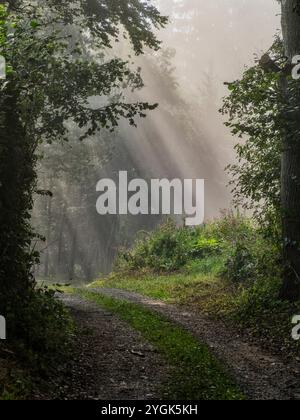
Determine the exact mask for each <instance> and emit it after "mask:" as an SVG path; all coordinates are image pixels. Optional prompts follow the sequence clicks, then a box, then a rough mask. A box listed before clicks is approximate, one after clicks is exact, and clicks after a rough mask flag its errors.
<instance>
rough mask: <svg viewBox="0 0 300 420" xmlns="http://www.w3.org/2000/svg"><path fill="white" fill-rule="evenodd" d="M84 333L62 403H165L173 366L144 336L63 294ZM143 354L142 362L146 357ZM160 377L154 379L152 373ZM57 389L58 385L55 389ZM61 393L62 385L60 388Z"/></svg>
mask: <svg viewBox="0 0 300 420" xmlns="http://www.w3.org/2000/svg"><path fill="white" fill-rule="evenodd" d="M61 300H62V301H63V303H64V304H65V306H66V307H67V308H68V309H69V310H70V312H71V315H72V316H73V318H74V320H75V322H76V325H77V327H78V331H79V333H78V334H77V338H76V343H75V344H76V347H75V348H76V350H75V354H74V358H73V359H74V360H72V363H71V364H70V367H69V371H68V375H67V377H65V375H64V376H63V378H62V380H63V383H60V384H59V386H58V388H59V389H60V390H61V391H60V395H56V398H59V399H68V400H74V399H75V400H77V399H84V400H86V399H88V400H131V399H132V400H152V399H161V398H162V396H161V395H160V391H159V390H160V389H162V387H163V385H164V384H165V383H166V382H167V380H168V377H169V367H168V366H166V362H165V361H164V360H163V359H162V358H161V356H160V355H159V354H158V353H157V352H156V350H155V349H154V348H153V347H152V346H151V345H150V344H148V343H147V342H145V340H144V339H143V338H142V336H141V335H140V334H139V333H138V332H137V331H135V330H133V329H132V328H130V327H129V326H128V324H126V323H125V322H122V321H120V320H119V319H118V318H117V317H116V316H115V315H113V314H111V313H109V312H108V311H106V310H104V309H101V308H99V306H97V305H96V304H93V303H90V302H88V301H85V300H83V299H81V298H79V297H77V296H74V295H69V294H64V295H62V296H61ZM141 355H142V357H141ZM153 372H155V375H154V374H153ZM55 385H57V384H55ZM56 388H57V386H56Z"/></svg>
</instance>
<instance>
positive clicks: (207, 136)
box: [33, 0, 280, 282]
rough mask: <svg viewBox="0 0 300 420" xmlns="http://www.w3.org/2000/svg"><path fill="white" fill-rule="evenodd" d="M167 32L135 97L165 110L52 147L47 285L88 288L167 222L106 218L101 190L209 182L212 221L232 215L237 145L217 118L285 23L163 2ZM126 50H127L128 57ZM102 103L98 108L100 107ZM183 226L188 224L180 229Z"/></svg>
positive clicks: (42, 204)
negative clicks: (143, 233)
mask: <svg viewBox="0 0 300 420" xmlns="http://www.w3.org/2000/svg"><path fill="white" fill-rule="evenodd" d="M156 4H157V5H158V7H159V9H160V10H161V12H162V13H163V14H166V15H169V16H170V23H169V25H168V26H167V27H166V28H165V29H164V30H162V31H160V32H159V34H158V36H159V38H160V39H161V40H162V41H163V43H162V49H161V51H159V52H155V53H153V52H151V53H150V52H147V51H146V53H145V54H144V55H143V56H141V57H138V58H132V59H131V60H133V61H134V63H135V66H140V67H141V69H142V77H143V80H144V84H145V86H144V87H143V88H142V89H141V90H140V91H136V92H134V93H128V98H129V99H130V100H141V101H147V102H149V103H158V104H159V106H158V107H157V108H156V109H155V110H154V111H150V112H148V113H147V118H145V119H141V120H139V121H137V127H129V126H128V123H127V122H125V121H124V122H122V123H121V125H120V127H119V129H118V130H117V131H116V132H115V133H113V134H111V133H100V134H99V135H98V136H95V137H93V138H91V139H89V140H87V141H86V142H84V143H79V142H78V133H76V131H74V132H72V130H71V133H70V142H69V144H64V145H60V144H57V145H51V146H44V147H43V148H42V150H41V153H43V155H44V159H43V160H42V161H41V163H40V168H39V175H40V176H39V178H40V187H41V189H45V190H50V191H51V192H52V194H53V196H52V197H50V196H46V197H39V198H38V199H37V202H36V207H35V211H34V218H33V219H34V223H35V225H36V227H37V230H38V231H39V232H40V233H41V234H42V235H44V236H45V237H46V242H44V243H39V244H38V247H39V248H40V249H42V250H43V254H42V265H41V266H40V268H39V269H38V271H37V275H38V277H40V278H42V279H51V280H53V279H55V280H56V281H65V282H69V281H71V282H75V281H82V280H84V281H90V280H92V279H93V278H94V277H95V276H97V275H98V274H99V273H100V272H104V273H107V272H109V271H110V270H111V267H112V263H113V260H114V258H115V255H116V252H117V250H118V248H119V247H120V246H130V244H131V243H132V241H133V239H134V237H135V235H136V233H137V232H138V231H140V230H149V229H153V228H154V227H155V225H156V224H157V223H159V222H160V221H161V218H160V217H154V216H147V217H146V216H137V217H133V216H124V217H123V216H122V217H121V216H120V217H118V216H99V215H98V214H97V213H96V200H97V197H98V195H97V193H96V184H97V182H98V180H99V179H101V178H103V177H109V178H113V179H117V176H118V172H119V171H121V170H127V171H128V172H129V174H130V175H131V176H132V177H140V178H144V179H146V180H147V179H151V178H169V179H173V178H181V179H185V178H201V179H202V178H203V179H205V188H206V190H205V217H206V220H209V219H211V218H214V217H217V216H218V215H219V214H220V211H221V210H223V209H229V208H231V205H232V204H231V194H230V188H228V187H227V184H228V181H229V177H228V174H227V173H226V172H225V171H224V168H225V167H226V166H227V165H228V164H229V163H230V162H232V161H234V150H233V147H234V143H235V141H236V140H235V139H233V138H232V137H231V135H230V133H229V132H228V130H227V129H226V127H225V126H224V124H223V123H224V121H223V119H222V118H223V117H222V116H221V115H220V113H219V108H220V107H221V104H222V97H223V96H224V95H225V94H226V87H225V86H224V82H226V81H233V80H235V79H236V78H239V77H240V76H241V75H242V73H243V70H244V68H245V66H250V65H252V64H253V63H254V59H255V56H261V55H262V54H263V52H265V51H266V50H267V49H268V48H269V47H270V46H271V44H272V40H273V37H274V36H275V34H276V32H277V31H278V28H279V27H280V22H279V20H280V16H279V6H278V3H277V2H275V1H273V0H210V1H209V2H208V1H204V0H161V1H157V2H156ZM127 48H128V47H127V45H123V46H119V47H118V52H120V50H121V51H122V54H123V55H124V57H126V56H127V55H128V53H129V52H128V49H127ZM96 101H97V98H96ZM178 222H179V223H180V222H181V220H180V218H179V219H178Z"/></svg>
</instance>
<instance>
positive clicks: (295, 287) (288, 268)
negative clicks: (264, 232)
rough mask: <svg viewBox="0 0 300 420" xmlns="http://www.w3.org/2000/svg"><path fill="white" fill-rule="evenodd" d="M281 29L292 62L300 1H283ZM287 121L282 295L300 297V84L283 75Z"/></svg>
mask: <svg viewBox="0 0 300 420" xmlns="http://www.w3.org/2000/svg"><path fill="white" fill-rule="evenodd" d="M281 7H282V30H283V42H284V49H285V54H286V56H287V58H288V60H289V62H290V63H291V62H292V59H293V57H294V56H296V55H299V54H300V1H299V0H282V1H281ZM281 85H282V90H283V95H284V97H285V99H286V103H285V106H284V107H283V115H282V116H283V119H284V121H285V126H284V132H283V145H282V146H283V147H282V176H281V202H282V212H283V237H284V260H285V267H284V282H283V287H282V292H281V294H282V298H284V299H289V300H297V299H299V298H300V87H299V83H298V82H297V83H295V81H292V80H289V79H286V78H284V80H282V83H281Z"/></svg>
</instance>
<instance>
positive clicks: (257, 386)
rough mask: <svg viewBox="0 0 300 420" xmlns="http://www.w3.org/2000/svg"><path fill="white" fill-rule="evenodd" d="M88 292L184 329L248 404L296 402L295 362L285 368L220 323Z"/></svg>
mask: <svg viewBox="0 0 300 420" xmlns="http://www.w3.org/2000/svg"><path fill="white" fill-rule="evenodd" d="M90 291H94V292H97V293H100V294H103V295H106V296H111V297H114V298H117V299H124V300H126V301H129V302H133V303H137V304H141V305H144V306H145V307H148V308H149V309H152V310H155V311H156V312H158V313H160V314H162V315H165V316H166V317H167V318H168V319H170V320H171V321H174V322H176V323H178V324H180V325H181V326H183V327H184V328H186V329H187V330H188V331H190V332H191V333H192V334H193V335H194V336H195V337H196V338H197V339H199V340H200V341H201V342H202V343H206V344H207V345H208V346H209V348H210V349H211V351H212V353H213V354H215V356H216V357H217V358H218V359H219V360H220V361H222V362H223V364H225V365H226V366H227V368H228V370H229V371H230V372H232V374H233V375H234V377H235V378H236V381H237V382H238V384H239V385H240V386H241V388H242V390H243V391H244V393H245V394H246V395H247V397H248V398H249V399H250V400H300V366H299V362H297V361H295V364H293V365H287V364H286V363H284V362H283V361H282V360H280V358H278V357H276V356H274V355H271V354H269V353H268V352H266V351H265V350H262V349H261V348H260V347H259V346H258V345H255V344H253V343H249V342H247V341H246V339H245V338H243V337H241V336H240V335H238V333H237V332H236V331H234V330H233V329H230V328H228V326H226V325H225V324H224V323H222V322H221V321H215V320H211V319H209V318H208V317H207V316H205V315H201V314H199V313H195V312H190V311H187V310H185V309H183V308H182V307H178V306H175V305H170V304H166V303H164V302H161V301H158V300H154V299H151V298H148V297H145V296H142V295H139V294H137V293H132V292H127V291H124V290H119V289H107V288H99V289H90Z"/></svg>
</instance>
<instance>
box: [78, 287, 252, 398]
mask: <svg viewBox="0 0 300 420" xmlns="http://www.w3.org/2000/svg"><path fill="white" fill-rule="evenodd" d="M74 293H76V294H77V295H79V296H80V297H81V298H84V299H87V300H89V301H92V302H94V303H96V304H97V305H99V306H101V307H103V308H105V309H107V310H109V311H110V312H112V313H114V314H116V315H117V316H118V317H119V318H120V319H122V320H123V321H126V322H127V323H128V324H129V325H130V326H131V327H133V328H134V329H136V330H137V331H139V332H140V333H141V334H142V335H143V337H144V338H145V339H146V340H147V341H149V342H150V343H151V344H152V345H154V346H155V348H156V349H157V350H158V351H159V352H160V354H161V355H162V356H163V357H164V358H165V359H166V360H167V361H168V363H170V365H171V366H172V367H173V376H172V380H171V381H170V384H169V385H168V390H167V393H168V395H169V397H170V398H172V399H177V400H180V399H182V400H243V399H244V397H243V394H242V393H241V391H240V390H239V388H238V386H237V385H236V384H235V383H234V380H233V379H231V378H230V375H229V374H228V373H227V372H226V370H225V369H224V368H223V367H222V366H221V364H220V363H219V362H218V361H217V360H216V359H215V357H214V356H212V355H211V353H210V352H209V350H208V348H207V346H205V345H202V344H200V343H199V342H198V341H197V340H196V339H195V338H194V337H193V336H192V335H191V334H190V333H188V332H187V331H185V330H184V329H183V328H181V327H179V326H177V325H175V324H174V323H172V322H170V321H168V320H167V319H166V318H165V317H163V316H161V315H158V314H155V313H154V312H152V311H150V310H148V309H145V308H143V307H142V306H141V305H137V304H132V303H129V302H126V301H123V300H118V299H114V298H110V297H107V296H103V295H101V294H99V293H95V292H91V291H88V290H85V289H74Z"/></svg>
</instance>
